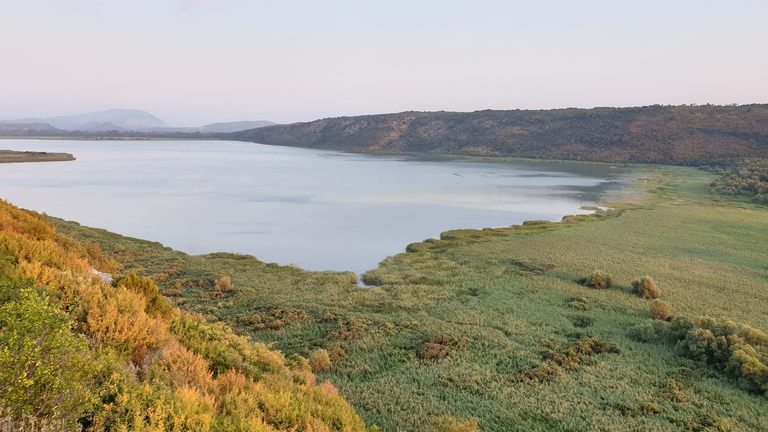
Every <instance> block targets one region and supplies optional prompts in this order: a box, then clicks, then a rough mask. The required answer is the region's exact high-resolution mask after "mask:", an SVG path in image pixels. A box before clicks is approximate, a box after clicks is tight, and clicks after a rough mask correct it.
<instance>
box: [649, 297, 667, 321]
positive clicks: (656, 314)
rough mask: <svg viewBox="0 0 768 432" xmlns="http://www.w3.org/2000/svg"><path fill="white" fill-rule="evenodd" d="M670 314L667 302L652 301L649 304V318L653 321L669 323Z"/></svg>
mask: <svg viewBox="0 0 768 432" xmlns="http://www.w3.org/2000/svg"><path fill="white" fill-rule="evenodd" d="M671 317H672V314H671V313H670V312H669V305H668V304H667V302H665V301H663V300H659V299H655V300H653V302H652V303H651V318H653V319H655V320H662V321H669V319H670V318H671Z"/></svg>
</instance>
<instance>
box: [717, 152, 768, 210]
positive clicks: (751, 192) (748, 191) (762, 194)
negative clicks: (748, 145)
mask: <svg viewBox="0 0 768 432" xmlns="http://www.w3.org/2000/svg"><path fill="white" fill-rule="evenodd" d="M713 171H715V172H717V173H718V174H719V175H720V177H719V178H718V179H717V180H715V181H713V182H712V183H711V184H710V187H712V189H713V190H715V191H716V192H719V193H723V194H728V195H743V196H747V197H750V198H751V199H752V202H754V203H756V204H761V205H768V159H751V160H746V161H742V162H740V163H737V164H734V165H730V166H726V167H721V168H714V169H713Z"/></svg>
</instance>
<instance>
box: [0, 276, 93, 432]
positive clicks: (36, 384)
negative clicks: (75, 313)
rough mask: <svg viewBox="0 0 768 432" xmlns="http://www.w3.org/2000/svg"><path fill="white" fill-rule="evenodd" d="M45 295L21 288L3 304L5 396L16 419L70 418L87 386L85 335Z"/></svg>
mask: <svg viewBox="0 0 768 432" xmlns="http://www.w3.org/2000/svg"><path fill="white" fill-rule="evenodd" d="M72 327H73V321H72V320H71V318H69V316H67V314H66V313H64V312H62V311H61V310H59V309H58V308H56V307H54V306H52V305H51V304H50V303H49V301H48V300H47V299H46V298H45V297H44V296H42V295H41V294H38V293H35V292H33V291H31V290H24V291H22V293H21V295H20V297H19V299H17V300H14V301H11V302H8V303H6V304H4V305H3V306H2V307H0V401H2V405H3V408H5V409H6V410H8V411H9V412H8V414H10V416H11V417H13V418H20V417H21V416H23V415H31V416H37V417H45V418H69V417H71V416H77V415H78V413H80V412H82V410H83V408H84V405H85V402H86V397H87V394H86V392H87V391H88V389H87V386H84V385H83V384H84V383H86V382H88V380H89V378H88V370H87V364H88V360H89V359H88V357H87V347H88V345H87V343H86V340H85V338H83V337H81V336H79V335H77V334H75V333H73V332H72Z"/></svg>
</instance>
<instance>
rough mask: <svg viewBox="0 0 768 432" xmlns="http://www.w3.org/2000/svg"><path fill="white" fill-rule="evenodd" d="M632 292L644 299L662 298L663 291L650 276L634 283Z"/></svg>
mask: <svg viewBox="0 0 768 432" xmlns="http://www.w3.org/2000/svg"><path fill="white" fill-rule="evenodd" d="M632 291H633V292H634V293H635V294H637V295H638V296H640V297H642V298H644V299H657V298H659V297H661V290H660V289H659V287H658V286H657V285H656V282H654V280H653V279H652V278H651V277H650V276H643V277H642V278H641V279H640V280H639V281H634V282H632Z"/></svg>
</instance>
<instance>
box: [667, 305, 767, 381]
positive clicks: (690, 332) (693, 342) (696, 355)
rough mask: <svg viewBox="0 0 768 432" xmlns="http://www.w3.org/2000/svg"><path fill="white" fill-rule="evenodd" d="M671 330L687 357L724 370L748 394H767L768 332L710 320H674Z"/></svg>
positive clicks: (706, 318) (723, 321)
mask: <svg viewBox="0 0 768 432" xmlns="http://www.w3.org/2000/svg"><path fill="white" fill-rule="evenodd" d="M672 331H673V335H674V337H675V338H676V339H677V341H678V342H677V346H678V348H679V349H680V350H681V352H682V354H683V355H684V356H686V357H689V358H692V359H695V360H699V361H702V362H705V363H707V364H709V365H712V366H714V367H715V368H717V369H719V370H722V371H724V372H725V373H727V374H728V375H730V376H732V377H734V378H736V379H738V380H739V383H741V385H742V386H743V387H744V388H745V389H747V390H749V391H752V392H756V393H763V394H768V333H765V332H763V331H760V330H758V329H756V328H753V327H750V326H746V325H742V324H737V323H734V322H732V321H726V320H717V319H713V318H709V317H701V318H698V319H697V320H695V321H689V320H686V319H678V320H675V322H673V330H672Z"/></svg>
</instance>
